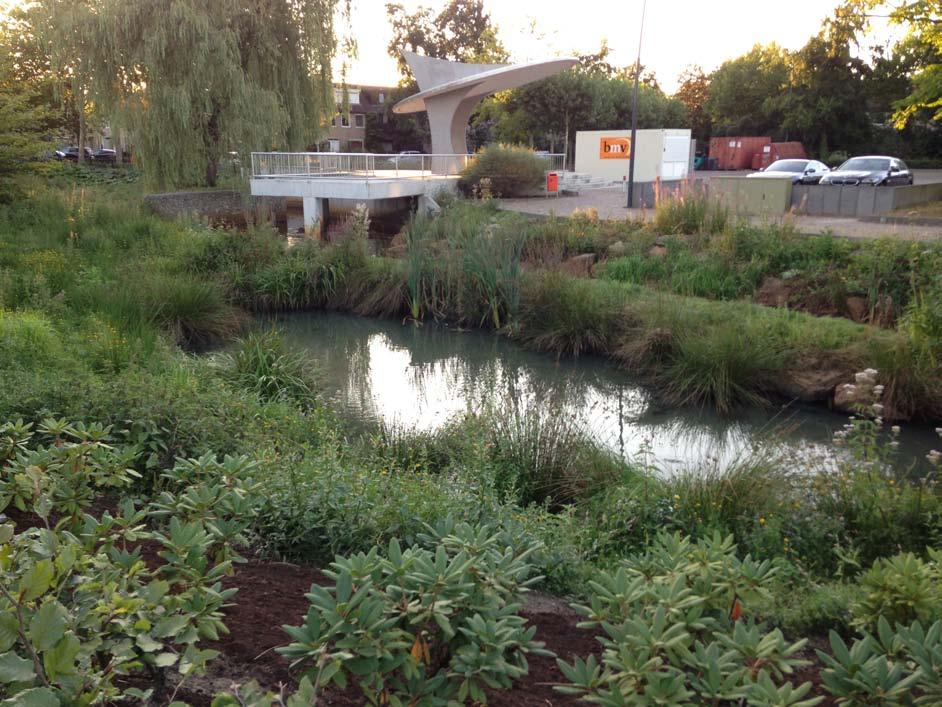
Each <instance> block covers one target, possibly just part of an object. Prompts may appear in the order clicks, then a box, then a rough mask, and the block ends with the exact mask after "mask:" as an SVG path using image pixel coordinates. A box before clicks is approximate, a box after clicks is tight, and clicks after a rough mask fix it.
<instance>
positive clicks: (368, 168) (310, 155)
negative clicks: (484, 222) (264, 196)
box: [252, 152, 565, 179]
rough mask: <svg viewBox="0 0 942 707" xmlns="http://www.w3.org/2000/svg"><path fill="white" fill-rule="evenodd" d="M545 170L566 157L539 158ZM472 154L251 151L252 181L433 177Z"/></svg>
mask: <svg viewBox="0 0 942 707" xmlns="http://www.w3.org/2000/svg"><path fill="white" fill-rule="evenodd" d="M540 157H542V158H545V159H546V160H547V161H548V162H549V166H548V170H547V171H553V170H561V169H563V165H564V164H565V155H563V154H546V155H540ZM474 158H475V155H473V154H419V155H401V154H394V155H390V154H381V153H371V152H253V153H252V178H253V179H265V178H275V177H277V178H296V179H301V178H303V179H309V178H318V177H376V178H388V177H432V176H450V175H456V174H458V173H460V172H461V171H462V170H463V169H464V168H465V167H466V166H467V165H468V164H469V163H470V162H471V161H472V160H473V159H474Z"/></svg>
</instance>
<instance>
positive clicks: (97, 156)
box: [92, 147, 118, 164]
mask: <svg viewBox="0 0 942 707" xmlns="http://www.w3.org/2000/svg"><path fill="white" fill-rule="evenodd" d="M92 161H93V162H98V163H99V164H116V163H117V161H118V153H117V152H115V151H114V150H109V149H108V148H107V147H103V148H101V149H100V150H95V151H94V152H93V153H92Z"/></svg>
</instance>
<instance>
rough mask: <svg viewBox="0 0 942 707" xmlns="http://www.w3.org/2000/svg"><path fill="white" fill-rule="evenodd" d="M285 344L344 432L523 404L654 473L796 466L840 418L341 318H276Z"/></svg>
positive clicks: (446, 333) (432, 328)
mask: <svg viewBox="0 0 942 707" xmlns="http://www.w3.org/2000/svg"><path fill="white" fill-rule="evenodd" d="M278 326H279V327H280V328H281V329H282V330H283V331H284V333H285V336H286V339H287V341H288V343H289V344H291V345H293V346H295V347H300V348H304V349H306V350H308V351H309V352H310V353H311V354H312V355H313V357H314V358H315V359H316V360H317V361H319V362H320V365H321V367H322V368H323V373H324V378H325V380H324V385H325V387H326V389H327V394H328V396H329V397H330V398H331V400H332V402H333V404H334V405H335V406H336V408H337V409H338V410H339V411H340V413H341V414H342V415H343V416H344V417H345V418H347V419H348V420H349V421H350V423H351V424H352V425H358V426H371V425H374V424H376V423H377V422H384V423H387V424H392V425H401V426H404V427H409V428H415V429H419V430H434V429H437V428H439V427H441V426H442V425H444V424H445V423H446V422H447V421H448V420H449V419H451V418H453V417H454V416H456V415H460V414H462V413H466V412H482V411H484V410H487V409H491V408H492V407H497V408H498V409H502V410H511V409H514V408H516V409H520V410H526V409H529V408H531V407H538V408H539V409H541V410H543V411H546V412H548V413H551V414H562V415H566V416H567V417H569V419H571V420H572V422H573V424H576V425H579V426H581V427H583V428H584V429H586V430H588V431H589V432H590V433H591V434H592V435H593V436H594V437H595V438H596V439H597V440H598V441H599V442H601V443H602V444H604V445H605V446H607V447H608V448H609V449H611V450H612V451H614V452H616V453H617V454H620V455H623V456H625V457H626V458H638V457H639V455H642V456H643V457H644V458H645V459H646V460H648V461H653V462H654V463H656V465H657V466H658V467H659V468H661V469H663V470H664V471H666V472H670V471H676V470H679V469H681V468H687V467H702V466H703V465H704V464H705V463H709V464H718V465H720V466H724V465H727V464H729V463H731V462H733V461H734V460H736V459H737V458H741V457H743V456H744V455H747V454H748V453H749V452H750V450H752V449H753V447H760V448H763V449H768V448H769V446H770V444H771V443H772V442H775V443H777V444H781V445H782V447H783V449H784V450H786V451H787V452H788V454H790V455H794V457H795V458H796V460H800V461H796V462H795V463H796V464H801V465H804V464H805V463H807V461H808V460H809V459H811V458H812V457H815V458H822V457H823V458H827V457H828V456H829V455H831V454H832V453H833V449H834V448H833V446H832V444H831V440H832V437H833V434H834V432H835V431H837V430H838V429H840V428H841V426H842V425H844V424H845V423H846V422H847V417H846V416H845V415H842V414H837V413H833V412H830V411H828V410H827V409H825V408H823V407H819V406H805V405H798V404H790V405H779V406H770V407H768V408H746V409H743V410H740V411H738V412H737V413H736V414H734V415H732V416H721V415H718V414H716V413H715V412H714V411H713V410H712V409H709V408H699V407H696V408H670V407H666V406H664V405H662V404H660V403H659V402H658V400H657V398H656V396H655V395H653V394H652V392H651V391H650V390H649V389H648V388H646V387H645V386H644V385H642V384H640V383H639V382H638V381H637V380H636V379H633V378H632V377H631V375H630V373H629V372H626V371H624V370H621V369H619V368H616V367H615V366H614V365H613V364H612V363H610V362H608V361H605V360H602V359H599V358H594V357H583V358H580V359H578V360H561V361H557V360H556V359H555V358H554V357H552V356H547V355H543V354H539V353H534V352H531V351H527V350H526V349H523V348H522V347H520V346H518V345H516V344H515V343H513V342H511V341H508V340H507V339H506V338H504V337H501V336H498V335H496V334H493V333H489V332H482V331H456V330H454V329H450V328H448V327H443V326H438V325H435V324H424V325H423V326H418V327H417V326H414V325H412V324H402V323H400V322H398V321H388V320H378V319H367V318H361V317H355V316H350V315H343V314H328V313H312V314H294V315H288V316H284V317H280V318H279V319H278ZM900 443H901V444H900V457H899V459H900V463H901V464H907V465H911V464H917V465H920V466H922V462H923V460H924V457H925V454H926V453H927V452H928V451H929V449H931V448H933V447H939V446H940V444H942V440H939V439H938V437H937V436H936V435H935V433H934V432H933V431H931V430H928V429H925V428H919V427H904V430H903V432H902V434H901V436H900Z"/></svg>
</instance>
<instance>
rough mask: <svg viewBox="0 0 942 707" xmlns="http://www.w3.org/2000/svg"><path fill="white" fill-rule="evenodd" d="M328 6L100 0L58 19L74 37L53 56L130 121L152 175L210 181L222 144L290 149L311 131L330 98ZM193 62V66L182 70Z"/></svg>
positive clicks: (318, 0) (324, 1) (310, 0)
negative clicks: (77, 70)
mask: <svg viewBox="0 0 942 707" xmlns="http://www.w3.org/2000/svg"><path fill="white" fill-rule="evenodd" d="M83 9H85V8H84V7H83ZM335 9H336V3H335V2H334V1H333V0H305V2H301V3H295V4H292V5H286V4H285V3H279V2H269V3H267V4H266V6H265V7H264V8H263V9H260V11H259V12H258V13H243V12H240V11H239V10H238V8H235V7H234V6H230V5H227V4H226V3H217V4H215V5H203V4H200V3H185V4H180V3H177V4H175V5H173V6H160V7H149V6H148V7H145V6H137V5H128V4H127V3H124V2H110V0H103V1H102V2H99V3H94V4H92V5H91V6H90V7H88V9H87V11H86V12H84V13H76V17H75V18H74V21H73V23H72V26H71V27H68V28H67V29H70V30H71V31H72V33H73V34H74V35H75V36H77V37H79V38H80V41H78V42H76V43H75V45H74V47H75V52H76V54H77V55H75V56H64V57H62V59H63V60H65V61H67V62H69V63H70V64H73V65H78V66H81V67H83V69H84V70H85V71H86V72H87V73H88V75H89V76H90V86H91V89H92V92H93V98H94V100H95V102H96V103H97V104H99V105H100V106H101V107H102V109H103V110H104V111H106V112H107V113H108V114H109V115H113V119H114V121H115V122H116V123H119V124H121V125H124V126H126V127H127V128H128V129H129V130H130V133H131V137H132V139H133V142H134V145H135V150H136V154H137V156H138V158H139V159H140V162H141V164H142V166H143V168H144V170H145V173H146V174H147V176H148V177H149V179H150V180H151V181H152V182H153V183H155V184H158V185H160V186H173V185H180V184H207V185H209V186H213V185H215V183H216V180H217V172H218V166H219V163H220V161H221V160H222V159H223V158H224V157H226V156H227V153H228V152H229V151H230V150H232V149H233V147H235V148H236V149H238V150H239V151H240V152H242V153H243V154H247V153H248V151H249V148H250V147H251V148H255V147H258V146H260V145H271V146H279V147H293V148H295V149H299V148H301V147H303V146H304V145H307V144H309V143H311V142H312V141H314V138H316V137H317V135H316V133H315V132H314V131H316V130H317V126H320V125H322V124H323V123H324V120H322V119H323V118H325V117H326V116H328V115H329V114H330V113H331V111H332V109H333V100H332V96H331V60H332V58H333V56H334V54H335V52H336V48H337V40H336V37H335V33H334V24H333V16H334V10H335ZM58 22H59V23H60V24H61V23H63V22H65V20H64V19H63V18H61V17H60V18H59V19H58ZM50 24H53V23H50ZM169 28H173V31H172V32H170V31H168V30H169ZM37 29H38V30H39V31H43V30H44V29H45V28H37ZM54 39H55V37H49V38H48V40H49V41H50V42H52V41H53V40H54ZM194 64H195V65H198V66H201V67H203V68H202V70H201V71H199V72H193V71H190V70H187V69H189V68H192V66H193V65H194ZM131 67H133V69H132V68H131Z"/></svg>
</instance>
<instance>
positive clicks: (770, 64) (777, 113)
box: [706, 44, 790, 135]
mask: <svg viewBox="0 0 942 707" xmlns="http://www.w3.org/2000/svg"><path fill="white" fill-rule="evenodd" d="M789 74H790V69H789V63H788V52H786V51H785V50H784V49H782V48H781V47H779V46H778V45H776V44H770V45H768V46H761V45H758V44H757V45H756V46H755V47H753V48H752V49H751V50H750V51H749V52H748V53H747V54H744V55H743V56H741V57H738V58H736V59H730V60H729V61H726V62H724V63H723V64H722V66H720V68H719V69H717V70H716V71H715V72H714V73H713V76H712V78H711V81H710V97H709V99H708V100H707V104H706V106H707V112H708V113H709V115H710V118H711V120H712V121H713V132H714V134H720V135H767V134H769V133H773V134H776V135H778V134H779V133H780V130H779V128H780V126H781V124H782V113H781V108H780V105H779V101H778V98H779V97H780V96H781V95H782V94H783V93H785V92H786V91H787V89H788V85H789Z"/></svg>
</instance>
